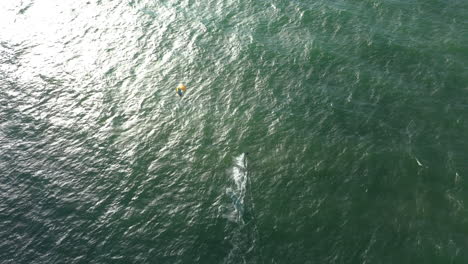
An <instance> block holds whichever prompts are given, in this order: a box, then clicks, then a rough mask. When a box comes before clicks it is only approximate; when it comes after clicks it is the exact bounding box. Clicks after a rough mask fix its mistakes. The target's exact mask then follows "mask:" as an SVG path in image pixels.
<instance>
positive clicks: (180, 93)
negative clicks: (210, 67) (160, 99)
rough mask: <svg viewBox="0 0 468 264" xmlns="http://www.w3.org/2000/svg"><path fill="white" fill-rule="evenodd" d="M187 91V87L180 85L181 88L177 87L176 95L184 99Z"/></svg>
mask: <svg viewBox="0 0 468 264" xmlns="http://www.w3.org/2000/svg"><path fill="white" fill-rule="evenodd" d="M186 91H187V87H186V86H185V85H183V84H179V86H177V88H176V93H177V94H178V95H179V96H180V97H182V96H183V95H184V93H185V92H186Z"/></svg>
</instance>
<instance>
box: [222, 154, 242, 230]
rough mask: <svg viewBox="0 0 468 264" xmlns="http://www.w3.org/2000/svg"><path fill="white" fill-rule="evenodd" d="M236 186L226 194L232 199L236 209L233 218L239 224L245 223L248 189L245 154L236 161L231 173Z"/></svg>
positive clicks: (227, 190) (228, 189) (229, 188)
mask: <svg viewBox="0 0 468 264" xmlns="http://www.w3.org/2000/svg"><path fill="white" fill-rule="evenodd" d="M230 176H231V178H232V180H233V181H234V184H235V185H234V186H232V188H231V187H228V188H227V189H226V194H227V195H228V196H229V197H230V198H231V200H232V205H233V207H234V212H233V218H234V220H235V222H237V223H243V222H244V220H243V215H244V199H245V193H246V189H247V160H246V158H245V153H242V154H241V155H239V156H237V157H236V158H235V159H234V166H233V167H232V171H231V173H230Z"/></svg>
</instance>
